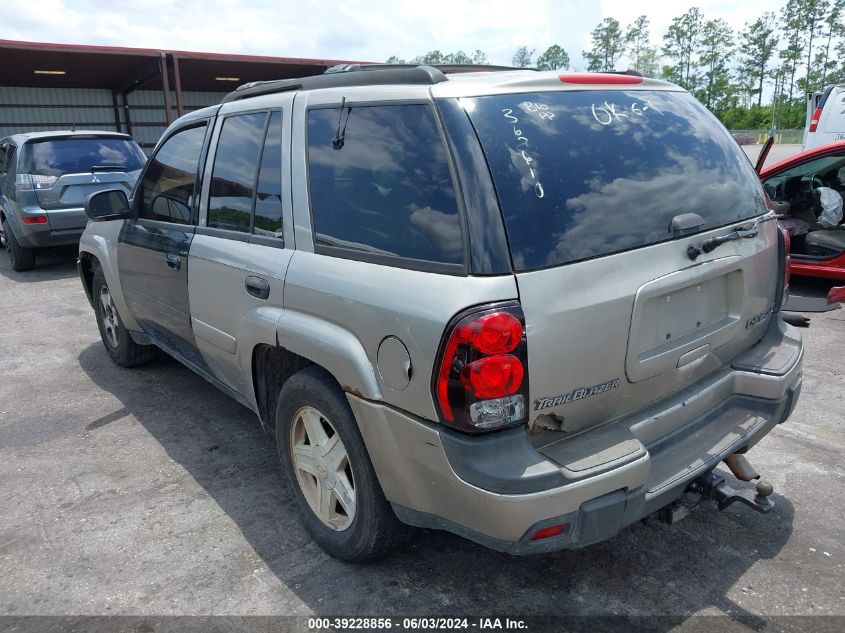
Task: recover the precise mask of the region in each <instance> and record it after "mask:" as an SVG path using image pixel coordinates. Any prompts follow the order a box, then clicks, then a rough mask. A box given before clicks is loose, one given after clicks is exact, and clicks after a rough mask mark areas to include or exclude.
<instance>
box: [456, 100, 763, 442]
mask: <svg viewBox="0 0 845 633" xmlns="http://www.w3.org/2000/svg"><path fill="white" fill-rule="evenodd" d="M461 101H462V105H464V107H465V108H466V110H467V111H468V112H469V114H470V118H471V120H472V121H473V123H474V124H475V127H476V130H477V132H478V134H479V138H480V139H481V141H482V145H483V146H484V151H485V154H486V156H487V159H488V162H489V164H490V166H491V170H492V173H493V178H494V181H495V183H496V188H497V192H498V195H499V199H500V202H501V205H502V210H503V212H504V217H505V223H506V228H507V231H508V238H509V242H510V247H511V253H512V257H513V262H514V267H515V269H516V274H517V283H518V286H519V295H520V301H521V303H522V308H523V310H524V313H525V318H526V327H527V340H528V363H529V376H530V382H529V385H530V398H531V408H532V412H531V417H530V418H529V419H530V421H533V420H535V419H536V418H537V416H539V415H541V414H555V415H557V416H560V417H562V418H563V420H564V423H563V426H564V429H566V430H570V431H572V430H579V429H583V428H587V427H590V426H593V425H597V424H600V423H602V422H605V421H607V420H610V419H613V418H615V417H617V416H620V415H623V414H626V413H629V412H632V411H634V410H636V409H639V408H641V407H643V406H644V405H646V404H647V403H649V402H651V401H654V400H656V399H658V398H661V397H663V396H665V395H667V394H669V393H672V392H674V391H677V390H679V389H682V388H684V387H686V386H688V385H690V384H692V383H693V382H695V381H696V380H698V379H700V378H701V377H703V376H704V375H706V374H708V373H710V372H712V371H714V370H715V369H718V368H719V367H721V366H722V365H723V364H724V363H726V362H728V361H730V359H731V358H732V357H733V356H734V355H736V354H737V353H738V352H739V351H741V350H743V349H746V348H748V347H750V346H751V345H753V344H754V343H755V342H756V341H757V340H759V339H760V338H761V337H762V334H763V331H764V330H765V323H766V322H767V320H768V318H769V317H770V315H771V313H772V304H773V301H774V297H775V286H776V277H777V274H776V271H777V223H776V222H764V223H762V224H760V226H759V229H758V231H757V232H756V234H754V236H753V237H748V238H744V239H739V240H735V241H729V242H727V243H725V244H723V245H721V246H719V247H717V248H716V249H714V250H713V251H712V252H709V253H704V252H700V251H701V247H702V245H703V243H704V240H706V239H708V238H711V237H717V236H725V235H728V234H729V233H731V232H732V231H733V230H734V229H735V228H736V227H745V226H751V225H753V224H754V221H755V218H758V217H760V216H761V215H762V214H764V213H765V212H766V208H765V203H764V200H763V193H762V190H761V187H760V183H759V181H758V180H757V177H756V174H755V173H754V171H753V169H752V168H751V165H750V164H749V162H748V160H747V158H746V157H745V156H744V155H743V154H742V150H741V149H740V148H739V146H738V145H737V144H736V143H735V142H734V141H733V139H732V138H731V137H730V135H729V134H728V133H727V132H726V131H725V130H724V128H723V127H722V126H721V125H720V124H719V123H718V122H717V121H716V120H715V119H714V118H713V117H712V115H710V114H709V113H708V112H707V111H706V110H705V109H704V108H703V106H701V105H700V104H699V103H698V102H696V101H695V100H694V99H693V98H692V97H691V96H690V95H688V94H686V93H680V92H668V91H655V90H652V91H632V90H625V91H622V90H616V91H607V92H601V91H557V92H541V93H532V94H512V95H498V96H491V97H478V98H474V99H469V100H467V99H462V100H461ZM690 247H692V248H693V249H696V251H698V252H694V257H691V256H690V254H689V249H690Z"/></svg>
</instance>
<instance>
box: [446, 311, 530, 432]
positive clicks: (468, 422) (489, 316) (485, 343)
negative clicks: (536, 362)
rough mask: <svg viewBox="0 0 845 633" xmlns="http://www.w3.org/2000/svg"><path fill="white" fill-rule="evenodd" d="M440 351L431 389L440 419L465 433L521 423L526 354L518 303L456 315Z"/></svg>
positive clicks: (526, 363) (526, 379) (525, 379)
mask: <svg viewBox="0 0 845 633" xmlns="http://www.w3.org/2000/svg"><path fill="white" fill-rule="evenodd" d="M440 350H441V354H440V357H439V362H438V363H437V366H436V369H435V373H434V380H433V383H434V384H433V390H434V395H435V400H436V401H437V407H438V410H439V413H440V417H441V419H442V421H443V422H445V423H446V424H448V425H450V426H452V427H454V428H456V429H460V430H462V431H469V432H480V431H489V430H493V429H498V428H502V427H505V426H516V425H518V424H522V423H523V422H525V419H526V407H525V403H526V400H527V398H528V354H527V347H526V340H525V317H524V316H523V314H522V309H521V308H520V307H519V303H518V302H509V303H506V304H500V305H496V306H488V307H484V308H477V309H473V310H472V311H470V312H465V313H462V314H460V315H458V316H457V317H456V318H455V319H453V320H452V322H451V323H450V325H449V328H448V329H447V330H446V335H445V337H444V343H443V344H441V346H440Z"/></svg>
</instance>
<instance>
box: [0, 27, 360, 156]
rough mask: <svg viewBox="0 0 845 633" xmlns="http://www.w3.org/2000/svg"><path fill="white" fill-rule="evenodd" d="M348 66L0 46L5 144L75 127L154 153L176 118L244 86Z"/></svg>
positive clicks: (0, 133) (0, 129) (0, 126)
mask: <svg viewBox="0 0 845 633" xmlns="http://www.w3.org/2000/svg"><path fill="white" fill-rule="evenodd" d="M343 63H349V62H348V61H346V60H331V59H299V58H291V57H264V56H256V55H232V54H220V53H193V52H186V51H174V50H156V49H143V48H121V47H106V46H82V45H71V44H44V43H36V42H17V41H11V40H0V138H3V137H4V136H7V135H9V134H13V133H18V132H25V131H38V132H40V131H46V130H57V129H67V128H71V127H76V128H79V129H89V130H90V129H96V130H108V131H118V132H127V133H129V134H131V135H132V136H134V137H135V139H136V140H137V141H138V142H139V143H140V144H141V146H142V147H143V148H145V150H146V151H149V149H150V148H152V147H153V146H154V145H155V143H156V141H158V139H159V137H160V136H161V133H162V132H163V131H164V129H165V128H166V127H167V125H169V124H170V123H171V122H172V121H173V120H174V119H175V118H176V117H178V116H180V115H181V114H183V113H185V112H188V111H190V110H196V109H198V108H203V107H205V106H208V105H212V104H215V103H219V101H220V99H222V98H223V96H224V95H225V94H226V93H228V92H230V91H231V90H233V89H234V88H235V87H237V86H239V85H241V84H244V83H247V82H250V81H259V80H267V79H287V78H293V77H304V76H308V75H316V74H320V73H322V72H323V71H324V70H326V69H327V68H329V67H330V66H333V65H335V64H343Z"/></svg>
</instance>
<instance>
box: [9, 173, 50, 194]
mask: <svg viewBox="0 0 845 633" xmlns="http://www.w3.org/2000/svg"><path fill="white" fill-rule="evenodd" d="M57 180H58V177H57V176H42V175H41V174H18V175H17V176H16V177H15V188H16V189H17V190H18V191H29V190H32V189H49V188H50V187H52V186H53V184H54V183H55V182H56V181H57Z"/></svg>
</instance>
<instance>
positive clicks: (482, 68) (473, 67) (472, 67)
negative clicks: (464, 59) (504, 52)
mask: <svg viewBox="0 0 845 633" xmlns="http://www.w3.org/2000/svg"><path fill="white" fill-rule="evenodd" d="M424 67H428V68H436V69H437V70H439V71H440V72H442V73H443V74H444V75H451V74H454V73H477V72H494V71H498V70H534V69H533V68H517V67H516V66H495V65H493V64H427V65H426V64H338V65H337V66H332V67H331V68H329V69H328V70H326V72H325V74H326V75H333V74H335V73H348V72H357V71H359V70H379V71H381V70H402V69H408V68H424Z"/></svg>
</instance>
